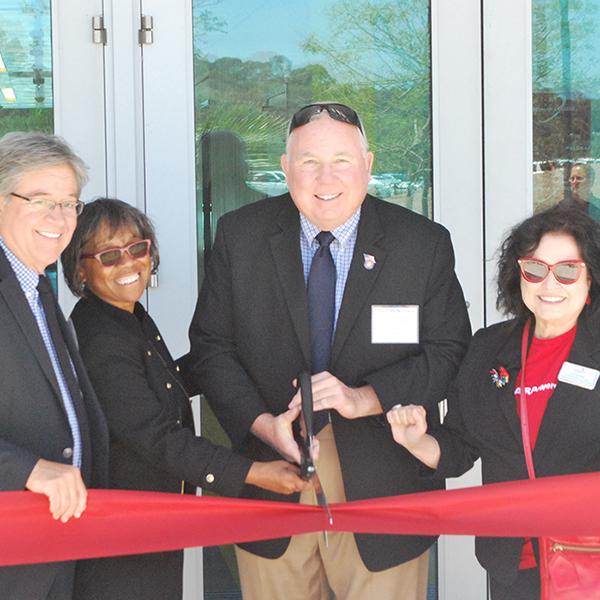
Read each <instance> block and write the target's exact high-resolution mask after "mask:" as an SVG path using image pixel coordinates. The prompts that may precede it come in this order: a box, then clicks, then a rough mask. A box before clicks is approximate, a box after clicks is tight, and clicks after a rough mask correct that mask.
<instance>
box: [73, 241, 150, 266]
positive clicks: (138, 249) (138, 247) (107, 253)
mask: <svg viewBox="0 0 600 600" xmlns="http://www.w3.org/2000/svg"><path fill="white" fill-rule="evenodd" d="M150 244H151V242H150V240H140V241H137V242H132V243H131V244H129V245H128V246H123V247H122V248H109V249H108V250H102V251H101V252H96V254H83V255H82V256H81V258H95V259H96V260H97V261H98V262H99V263H100V264H101V265H102V266H104V267H114V266H115V265H116V264H117V263H118V262H119V261H120V260H121V257H122V256H123V254H125V252H127V254H129V256H130V257H131V258H132V259H134V260H135V259H136V258H144V257H145V256H148V254H150Z"/></svg>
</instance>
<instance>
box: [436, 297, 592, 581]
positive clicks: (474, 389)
mask: <svg viewBox="0 0 600 600" xmlns="http://www.w3.org/2000/svg"><path fill="white" fill-rule="evenodd" d="M521 334H522V324H519V323H517V322H516V321H514V320H512V321H507V322H505V323H500V324H497V325H493V326H491V327H489V328H487V329H482V330H480V331H478V332H477V333H476V334H475V336H474V337H473V341H472V343H471V346H470V347H469V352H468V353H467V356H466V358H465V361H464V363H463V365H462V367H461V369H460V373H459V375H458V378H457V380H456V382H455V383H454V384H453V385H452V388H451V390H450V392H449V395H448V408H449V411H448V416H447V418H446V420H445V422H444V425H443V426H442V427H441V428H437V430H433V431H432V432H431V433H432V434H433V435H434V436H435V437H436V438H437V439H438V441H439V443H440V446H441V450H442V454H441V459H440V463H439V466H438V469H437V471H436V473H435V475H436V476H437V477H456V476H458V475H460V474H462V473H464V472H465V471H466V470H468V469H469V468H470V467H471V465H472V464H473V462H474V461H475V460H476V459H477V458H478V457H481V467H482V478H483V482H484V483H494V482H499V481H511V480H518V479H527V468H526V465H525V456H524V454H523V442H522V438H521V429H520V422H519V417H518V416H517V400H516V398H515V395H514V392H515V386H516V385H517V376H518V373H519V371H520V369H521ZM567 360H569V361H570V362H573V363H576V364H578V365H584V366H586V367H591V368H593V369H600V320H599V319H598V315H597V314H594V313H591V312H590V311H589V309H584V312H583V313H582V315H581V316H580V318H579V322H578V325H577V335H576V337H575V341H574V343H573V346H572V348H571V352H570V354H569V358H568V359H567ZM501 366H502V367H505V368H506V369H507V370H508V373H509V383H508V384H507V385H506V386H504V387H502V388H497V387H496V386H495V385H494V384H493V383H492V381H491V378H490V373H489V372H490V369H498V368H499V367H501ZM599 385H600V384H598V385H596V389H595V390H592V391H590V390H586V389H583V388H580V387H577V386H574V385H570V384H567V383H562V382H558V385H557V387H556V389H555V390H554V393H553V394H552V396H551V397H550V401H549V403H548V407H547V409H546V413H545V414H544V418H543V420H542V424H541V427H540V431H539V434H538V438H537V442H536V445H535V449H534V453H533V462H534V465H535V470H536V475H537V476H538V477H547V476H550V475H565V474H568V473H583V472H589V471H597V470H600V394H599V392H598V389H599ZM522 545H523V540H522V539H520V538H478V539H477V540H476V544H475V546H476V554H477V558H478V560H479V562H480V563H481V564H482V565H483V567H485V568H486V569H487V570H488V571H489V572H490V574H491V575H492V576H493V577H494V578H496V579H499V580H500V581H503V582H504V583H506V584H508V583H510V582H512V581H513V580H514V579H515V578H516V576H517V569H518V565H519V559H520V555H521V548H522Z"/></svg>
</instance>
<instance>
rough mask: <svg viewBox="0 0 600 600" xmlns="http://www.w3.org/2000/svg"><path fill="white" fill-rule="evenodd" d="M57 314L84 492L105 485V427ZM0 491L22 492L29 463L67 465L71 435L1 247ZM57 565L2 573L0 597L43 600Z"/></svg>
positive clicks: (26, 306) (40, 345) (32, 321)
mask: <svg viewBox="0 0 600 600" xmlns="http://www.w3.org/2000/svg"><path fill="white" fill-rule="evenodd" d="M56 315H57V318H58V321H59V325H60V326H61V329H62V333H63V336H64V338H65V342H66V344H67V347H68V350H69V353H70V356H71V360H72V361H73V365H74V366H75V370H76V372H77V378H78V380H79V387H80V389H81V394H80V395H79V397H78V396H77V395H76V396H75V397H74V398H73V402H74V404H75V409H76V411H77V417H78V419H79V423H80V427H81V433H82V438H83V439H82V441H83V456H84V462H83V464H82V475H83V477H84V481H85V483H86V485H88V486H96V487H104V486H105V485H106V481H107V446H108V432H107V428H106V422H105V420H104V417H103V415H102V412H101V410H100V407H99V405H98V402H97V400H96V396H95V394H94V392H93V390H92V387H91V384H90V382H89V380H88V377H87V374H86V372H85V369H84V367H83V364H82V362H81V358H80V356H79V353H78V352H77V347H76V343H75V341H74V339H73V336H72V334H71V332H70V331H69V328H68V327H67V324H66V322H65V319H64V317H63V315H62V312H61V310H60V308H59V307H58V304H56ZM0 332H1V334H0V377H1V381H2V383H1V389H0V465H1V467H0V491H2V490H23V489H24V488H25V483H26V481H27V479H28V478H29V475H30V473H31V470H32V469H33V467H34V465H35V463H36V462H37V461H38V460H39V459H40V458H44V459H47V460H51V461H55V462H62V463H69V462H70V458H69V459H67V458H64V457H63V451H64V450H65V449H66V448H72V447H73V440H72V437H71V430H70V428H69V423H68V420H67V416H66V413H65V409H64V406H63V403H62V397H61V394H60V390H59V388H58V383H57V381H56V377H55V375H54V370H53V368H52V364H51V362H50V358H49V356H48V353H47V351H46V347H45V346H44V342H43V340H42V337H41V335H40V332H39V329H38V326H37V324H36V322H35V317H34V316H33V313H32V312H31V308H30V307H29V304H28V303H27V299H26V298H25V295H24V294H23V291H22V289H21V287H20V285H19V282H18V281H17V278H16V276H15V274H14V272H13V270H12V268H11V266H10V263H9V262H8V260H7V259H6V256H5V255H4V252H3V251H2V250H1V249H0ZM58 568H59V565H58V563H52V564H43V565H31V566H22V567H7V568H0V596H1V597H2V598H8V599H10V598H15V599H18V600H28V599H31V600H34V599H35V600H37V599H39V598H45V596H46V593H47V591H48V589H49V587H50V585H51V584H52V581H53V579H54V576H55V574H56V569H58Z"/></svg>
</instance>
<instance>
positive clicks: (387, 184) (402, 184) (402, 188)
mask: <svg viewBox="0 0 600 600" xmlns="http://www.w3.org/2000/svg"><path fill="white" fill-rule="evenodd" d="M409 187H410V184H409V182H408V181H406V180H405V179H404V175H403V174H402V173H379V174H378V175H372V176H371V179H370V180H369V193H371V194H374V195H375V196H379V197H380V198H388V197H389V196H392V195H394V194H400V193H401V192H406V191H408V188H409Z"/></svg>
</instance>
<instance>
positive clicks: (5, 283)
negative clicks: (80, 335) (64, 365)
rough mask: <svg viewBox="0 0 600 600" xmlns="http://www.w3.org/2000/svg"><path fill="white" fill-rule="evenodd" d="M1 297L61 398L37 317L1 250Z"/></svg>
mask: <svg viewBox="0 0 600 600" xmlns="http://www.w3.org/2000/svg"><path fill="white" fill-rule="evenodd" d="M0 295H1V296H2V298H3V299H4V301H5V302H6V305H7V306H8V309H9V310H10V311H11V312H12V314H13V316H14V318H15V321H16V322H17V323H18V325H19V327H20V328H21V331H22V332H23V335H24V336H25V339H26V340H27V342H28V343H29V345H30V346H31V350H32V352H33V355H34V356H35V358H36V359H37V361H38V363H39V364H40V367H41V369H42V371H43V372H44V375H45V376H46V378H47V379H48V381H49V382H50V384H51V385H52V389H53V390H54V393H55V394H56V396H57V398H60V397H61V395H60V390H59V388H58V383H57V381H56V377H55V375H54V369H53V368H52V363H51V362H50V357H49V356H48V352H47V350H46V346H45V345H44V341H43V340H42V336H41V334H40V330H39V329H38V326H37V323H36V321H35V317H34V316H33V313H32V312H31V308H30V307H29V304H28V303H27V299H26V298H25V295H24V294H23V290H22V289H21V287H20V286H19V282H18V281H17V278H16V276H15V274H14V272H13V270H12V267H11V266H10V263H9V262H8V259H7V258H6V256H5V255H4V252H3V251H2V249H0Z"/></svg>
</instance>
